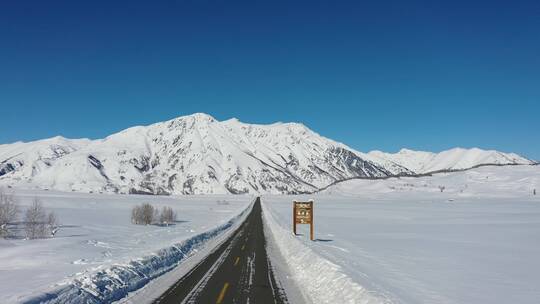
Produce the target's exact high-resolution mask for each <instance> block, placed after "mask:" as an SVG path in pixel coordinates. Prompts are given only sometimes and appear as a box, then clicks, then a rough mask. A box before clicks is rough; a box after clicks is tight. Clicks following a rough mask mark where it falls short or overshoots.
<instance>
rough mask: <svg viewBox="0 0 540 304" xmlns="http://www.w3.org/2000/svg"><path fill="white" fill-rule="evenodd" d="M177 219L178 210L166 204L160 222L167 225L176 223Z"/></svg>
mask: <svg viewBox="0 0 540 304" xmlns="http://www.w3.org/2000/svg"><path fill="white" fill-rule="evenodd" d="M174 221H176V212H174V211H173V209H172V208H171V207H167V206H164V207H163V208H162V209H161V214H160V216H159V222H160V224H162V225H167V226H169V224H171V223H174Z"/></svg>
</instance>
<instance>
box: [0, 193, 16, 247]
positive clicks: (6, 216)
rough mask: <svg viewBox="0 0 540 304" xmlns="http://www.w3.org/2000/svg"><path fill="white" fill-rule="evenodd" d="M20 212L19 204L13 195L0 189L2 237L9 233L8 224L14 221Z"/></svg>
mask: <svg viewBox="0 0 540 304" xmlns="http://www.w3.org/2000/svg"><path fill="white" fill-rule="evenodd" d="M18 214H19V206H18V205H17V202H16V199H15V197H14V196H13V195H10V194H6V193H4V191H3V190H2V189H0V237H5V236H8V235H9V229H8V224H10V223H12V222H14V221H15V220H16V219H17V216H18Z"/></svg>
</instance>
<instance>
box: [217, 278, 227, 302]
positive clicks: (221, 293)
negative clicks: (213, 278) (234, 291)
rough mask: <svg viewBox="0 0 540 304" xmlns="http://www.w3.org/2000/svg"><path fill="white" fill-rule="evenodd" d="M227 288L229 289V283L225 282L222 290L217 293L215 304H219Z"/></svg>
mask: <svg viewBox="0 0 540 304" xmlns="http://www.w3.org/2000/svg"><path fill="white" fill-rule="evenodd" d="M227 288H229V283H227V282H225V285H223V288H221V292H220V293H219V297H218V298H217V301H216V304H221V302H222V301H223V298H224V297H225V293H226V292H227Z"/></svg>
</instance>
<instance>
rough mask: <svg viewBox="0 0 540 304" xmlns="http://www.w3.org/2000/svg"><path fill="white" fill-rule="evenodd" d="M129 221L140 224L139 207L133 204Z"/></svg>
mask: <svg viewBox="0 0 540 304" xmlns="http://www.w3.org/2000/svg"><path fill="white" fill-rule="evenodd" d="M131 222H132V223H133V224H137V225H142V216H141V207H140V206H135V207H133V209H131Z"/></svg>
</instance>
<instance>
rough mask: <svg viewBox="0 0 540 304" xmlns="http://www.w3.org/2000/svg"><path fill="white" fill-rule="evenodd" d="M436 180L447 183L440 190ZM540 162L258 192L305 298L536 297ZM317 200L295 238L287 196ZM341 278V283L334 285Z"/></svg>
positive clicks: (481, 299) (514, 299)
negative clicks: (294, 192) (312, 191)
mask: <svg viewBox="0 0 540 304" xmlns="http://www.w3.org/2000/svg"><path fill="white" fill-rule="evenodd" d="M440 186H444V187H445V188H444V190H443V192H441V190H440ZM534 189H536V190H537V191H538V189H540V167H538V166H518V167H516V166H510V167H482V168H476V169H472V170H468V171H463V172H454V173H440V174H436V175H434V176H426V177H421V178H412V177H407V178H391V179H385V180H351V181H347V182H344V183H340V184H338V185H336V186H333V187H330V188H329V189H327V190H326V191H324V192H323V193H320V194H317V195H310V196H303V195H302V196H264V197H263V199H262V201H263V206H264V211H265V221H266V223H268V224H269V227H270V228H271V230H272V234H273V235H274V238H275V239H276V243H277V244H278V245H279V249H280V252H281V254H282V255H283V256H284V257H285V259H284V260H286V261H289V262H288V265H289V267H290V268H291V273H292V277H293V279H294V280H295V281H296V282H297V285H298V286H300V287H302V288H303V290H304V295H305V298H306V299H307V300H306V302H307V303H366V302H369V301H371V302H375V303H377V302H391V303H463V304H467V303H495V304H497V303H501V304H503V303H523V304H527V303H530V304H533V303H538V299H540V289H539V288H538V286H540V279H539V278H538V275H537V274H538V272H539V271H540V262H539V260H538V256H539V255H540V242H538V240H539V239H540V196H539V195H538V194H537V195H534V194H533V193H534ZM304 199H305V200H307V199H314V201H315V206H314V217H315V219H314V223H315V238H316V240H315V241H314V242H311V241H309V228H308V227H309V226H308V225H299V228H298V232H299V236H296V237H295V236H293V235H292V232H291V230H292V227H291V210H292V201H293V200H304ZM335 283H337V284H335Z"/></svg>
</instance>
